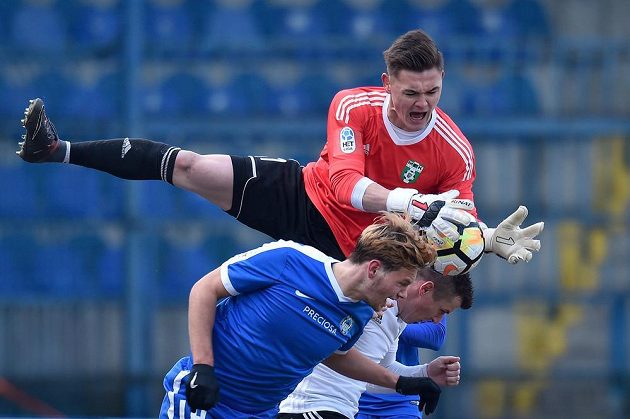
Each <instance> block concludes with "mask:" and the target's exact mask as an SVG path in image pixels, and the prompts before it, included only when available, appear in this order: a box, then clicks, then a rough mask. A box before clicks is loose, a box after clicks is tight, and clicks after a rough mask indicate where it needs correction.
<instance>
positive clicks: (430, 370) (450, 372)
mask: <svg viewBox="0 0 630 419" xmlns="http://www.w3.org/2000/svg"><path fill="white" fill-rule="evenodd" d="M461 369H462V367H461V364H460V363H459V357H458V356H440V357H437V358H435V359H434V360H433V361H431V362H429V364H428V365H427V375H428V376H429V377H430V378H431V379H432V380H433V381H435V382H436V383H437V384H439V385H441V386H456V385H458V384H459V376H460V372H461Z"/></svg>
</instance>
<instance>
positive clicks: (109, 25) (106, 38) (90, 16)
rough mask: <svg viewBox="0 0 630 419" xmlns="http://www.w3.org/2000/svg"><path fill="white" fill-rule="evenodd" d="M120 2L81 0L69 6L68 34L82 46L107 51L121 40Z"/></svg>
mask: <svg viewBox="0 0 630 419" xmlns="http://www.w3.org/2000/svg"><path fill="white" fill-rule="evenodd" d="M121 7H122V2H120V1H119V0H112V1H98V0H83V1H81V2H79V4H78V5H74V7H72V8H70V34H71V35H72V40H73V42H75V43H77V44H78V45H79V46H81V47H84V48H91V49H94V50H97V51H99V52H108V51H109V50H111V49H113V48H115V47H116V46H117V45H118V44H119V43H120V42H121V40H122V22H123V15H122V10H121Z"/></svg>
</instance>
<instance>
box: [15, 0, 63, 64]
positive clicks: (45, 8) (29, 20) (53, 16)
mask: <svg viewBox="0 0 630 419" xmlns="http://www.w3.org/2000/svg"><path fill="white" fill-rule="evenodd" d="M33 28H37V30H33ZM11 35H12V39H13V43H14V44H15V45H16V46H17V47H19V48H20V49H21V50H30V51H34V52H40V53H48V54H55V53H58V52H60V51H61V50H62V49H63V48H65V46H66V42H67V22H66V21H65V19H64V16H63V15H62V14H61V13H59V11H58V10H57V9H56V8H55V1H54V0H49V1H35V0H25V1H22V2H20V4H19V6H18V7H16V9H15V11H14V14H13V18H12V22H11Z"/></svg>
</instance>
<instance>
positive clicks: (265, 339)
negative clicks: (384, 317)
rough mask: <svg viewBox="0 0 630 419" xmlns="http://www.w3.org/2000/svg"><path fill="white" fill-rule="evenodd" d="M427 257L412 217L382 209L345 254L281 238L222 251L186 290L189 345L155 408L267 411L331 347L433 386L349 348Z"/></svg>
mask: <svg viewBox="0 0 630 419" xmlns="http://www.w3.org/2000/svg"><path fill="white" fill-rule="evenodd" d="M434 257H435V251H434V250H433V248H432V247H431V246H429V245H428V244H427V242H426V240H425V239H424V238H423V237H421V236H420V233H418V231H417V230H416V229H415V228H414V227H413V226H412V225H411V223H410V222H408V221H407V220H406V219H404V218H403V217H401V216H398V215H395V214H385V215H383V217H382V218H381V219H379V220H378V221H377V222H376V223H375V224H373V225H371V226H369V227H368V228H366V229H365V230H364V231H363V233H362V235H361V237H360V238H359V241H358V242H357V246H356V248H355V250H354V252H353V253H352V254H351V255H350V257H349V258H348V259H346V260H344V261H342V262H339V261H337V260H335V259H333V258H330V257H328V256H325V255H324V254H323V253H321V252H320V251H318V250H316V249H314V248H312V247H310V246H304V245H299V244H296V243H294V242H286V241H279V242H275V243H271V244H267V245H264V246H262V247H260V248H257V249H255V250H251V251H249V252H246V253H243V254H241V255H237V256H235V257H233V258H231V259H229V260H228V261H226V262H225V263H224V264H223V265H222V266H221V267H219V268H218V269H215V270H214V271H212V272H210V273H209V274H207V275H206V276H204V277H203V278H201V279H200V280H199V281H198V282H197V283H196V284H195V285H194V286H193V288H192V290H191V293H190V301H189V314H188V327H189V335H190V343H191V352H192V354H191V356H188V357H184V358H182V359H181V360H180V361H178V362H177V363H176V364H175V366H174V367H173V368H172V369H171V371H169V372H168V373H167V375H166V377H165V379H164V387H165V389H166V396H165V397H164V401H163V403H162V409H161V412H160V417H162V418H190V417H191V411H193V412H195V411H196V415H198V416H200V417H208V418H230V419H233V418H245V417H247V418H269V417H273V416H275V413H276V411H277V410H276V406H277V404H278V403H279V402H280V401H282V400H283V399H284V398H285V397H286V396H287V395H288V394H289V393H290V392H291V391H292V390H293V389H294V388H295V386H296V385H297V384H298V383H299V382H300V381H301V380H302V379H303V378H304V377H305V376H307V375H308V374H309V373H310V372H311V371H312V370H313V368H314V367H315V366H316V365H317V364H318V363H320V362H324V363H326V360H327V358H328V357H330V356H331V355H333V354H335V356H334V363H335V364H337V363H338V362H339V358H340V357H341V358H342V359H343V362H344V367H343V370H344V371H345V373H346V374H348V375H352V378H355V379H358V380H362V381H368V382H371V383H374V384H376V385H381V386H385V387H389V388H396V390H397V391H399V392H401V393H406V394H421V395H426V396H427V397H436V394H437V395H438V396H439V392H440V390H439V387H438V386H437V385H436V384H435V383H434V382H433V381H432V380H431V379H430V378H417V377H401V376H398V375H396V374H394V373H392V372H390V371H388V370H387V369H385V368H383V367H381V366H379V365H377V364H376V363H374V362H372V361H370V360H369V359H368V358H365V357H364V356H363V355H361V354H360V353H359V352H358V351H356V350H355V349H352V345H353V344H354V342H355V341H356V340H357V339H358V337H359V336H360V334H361V332H362V330H363V327H364V326H365V324H366V323H367V322H368V321H369V320H370V318H371V317H372V315H373V314H374V310H382V309H384V308H385V307H386V300H387V298H397V297H401V296H404V295H405V293H406V288H407V286H409V284H411V283H412V281H414V279H415V277H416V273H417V269H418V268H419V267H423V266H427V265H428V264H430V263H432V262H433V259H434ZM225 297H227V298H225ZM222 298H225V299H224V300H223V301H221V303H220V304H218V305H217V302H218V301H219V300H221V299H222ZM331 368H335V367H334V366H331ZM348 372H349V373H348Z"/></svg>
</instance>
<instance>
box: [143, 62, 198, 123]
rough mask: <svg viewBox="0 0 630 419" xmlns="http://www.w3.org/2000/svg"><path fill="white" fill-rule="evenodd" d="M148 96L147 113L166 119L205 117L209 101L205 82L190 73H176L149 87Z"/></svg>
mask: <svg viewBox="0 0 630 419" xmlns="http://www.w3.org/2000/svg"><path fill="white" fill-rule="evenodd" d="M146 94H147V96H146V98H147V102H145V109H146V110H147V112H148V113H151V114H156V115H159V116H166V117H177V116H195V115H203V114H204V113H205V108H204V104H205V103H207V100H208V89H207V86H206V84H205V83H204V81H203V80H202V79H200V78H199V77H197V76H196V75H194V74H192V73H189V72H176V73H174V74H172V75H170V76H168V77H167V78H166V79H164V80H163V81H161V82H160V83H158V84H156V85H153V86H148V88H147V92H146Z"/></svg>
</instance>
